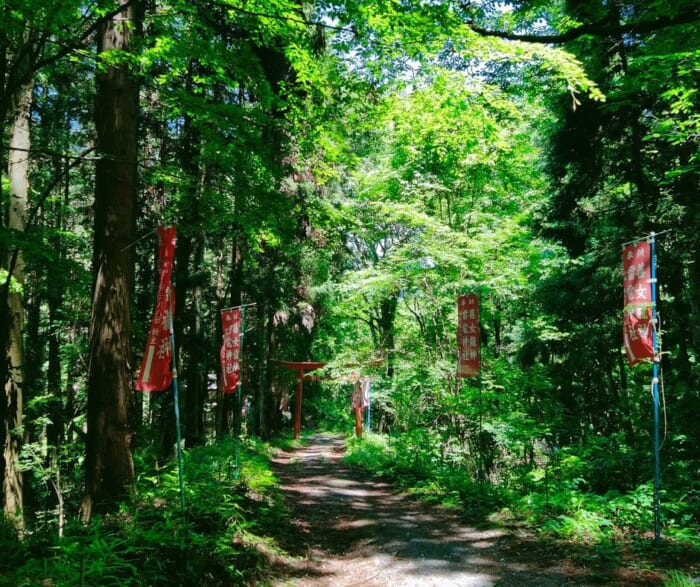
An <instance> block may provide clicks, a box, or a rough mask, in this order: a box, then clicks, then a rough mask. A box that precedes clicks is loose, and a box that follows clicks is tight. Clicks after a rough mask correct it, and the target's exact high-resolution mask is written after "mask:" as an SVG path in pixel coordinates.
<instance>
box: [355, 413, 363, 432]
mask: <svg viewBox="0 0 700 587" xmlns="http://www.w3.org/2000/svg"><path fill="white" fill-rule="evenodd" d="M355 436H357V438H362V408H355Z"/></svg>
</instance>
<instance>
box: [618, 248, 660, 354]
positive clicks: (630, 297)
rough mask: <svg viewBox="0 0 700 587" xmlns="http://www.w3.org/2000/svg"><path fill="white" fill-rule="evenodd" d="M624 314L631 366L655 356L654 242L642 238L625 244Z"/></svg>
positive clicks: (624, 328) (625, 336)
mask: <svg viewBox="0 0 700 587" xmlns="http://www.w3.org/2000/svg"><path fill="white" fill-rule="evenodd" d="M622 268H623V272H624V280H623V282H624V283H623V285H624V309H623V312H624V315H623V321H622V340H623V342H624V345H625V350H626V351H627V360H628V361H629V364H630V365H636V364H637V363H639V362H640V361H641V360H643V359H653V358H654V331H653V324H652V311H651V305H652V303H653V300H652V294H651V245H650V244H649V243H648V242H647V241H639V242H636V243H632V244H630V245H627V246H625V247H623V249H622Z"/></svg>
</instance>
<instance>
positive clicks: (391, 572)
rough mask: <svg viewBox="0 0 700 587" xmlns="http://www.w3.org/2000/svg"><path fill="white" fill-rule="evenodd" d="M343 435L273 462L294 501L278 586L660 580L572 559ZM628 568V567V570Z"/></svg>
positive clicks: (549, 586) (316, 439)
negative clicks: (349, 460) (411, 491)
mask: <svg viewBox="0 0 700 587" xmlns="http://www.w3.org/2000/svg"><path fill="white" fill-rule="evenodd" d="M343 454H344V442H343V440H342V439H341V438H338V437H334V436H331V435H324V434H319V435H316V436H313V437H312V438H310V439H309V444H308V445H307V446H305V447H303V448H299V449H296V450H294V451H289V452H280V453H279V454H278V455H277V456H276V458H275V459H274V461H273V470H274V472H275V474H276V475H277V476H278V478H279V479H280V481H281V484H282V489H283V492H284V495H285V502H286V506H287V508H288V509H289V511H290V516H291V522H292V528H293V531H292V534H286V535H285V536H283V537H281V542H282V545H283V546H284V548H285V549H286V550H287V552H289V553H290V554H291V555H292V557H293V558H291V559H290V560H285V561H284V563H283V564H282V565H281V568H280V569H279V575H278V579H277V580H276V582H274V583H273V585H275V586H278V587H283V586H284V587H293V586H299V587H321V586H328V587H350V586H367V587H380V586H381V587H388V586H391V587H404V586H406V587H408V586H416V587H418V586H420V587H438V586H440V587H448V586H460V587H462V586H463V587H468V586H473V587H482V586H487V585H489V586H501V587H505V586H514V587H515V586H518V587H520V586H526V587H527V586H531V587H535V586H537V587H555V586H556V587H569V586H588V585H629V586H638V585H660V584H661V580H660V578H659V577H658V576H656V575H650V574H649V573H640V574H639V576H635V573H634V572H631V571H630V570H629V569H623V570H621V571H620V572H619V575H614V574H610V573H607V572H606V573H605V574H602V573H595V572H593V570H591V569H585V568H581V567H578V566H576V565H574V564H573V563H572V562H571V561H570V560H568V559H567V558H566V556H565V555H563V554H562V553H561V552H558V551H557V550H556V549H555V548H554V547H552V546H550V547H547V546H546V545H543V544H540V543H536V542H535V541H534V540H532V539H531V538H529V537H528V536H526V535H522V536H517V535H514V534H513V533H512V532H508V531H506V530H503V529H494V528H487V529H483V528H477V527H474V526H471V525H469V524H468V523H466V522H465V521H464V519H460V516H459V513H458V512H455V511H452V510H448V509H445V508H442V507H439V506H433V505H427V504H424V503H421V502H419V501H417V500H416V499H414V498H412V497H411V496H409V495H406V494H405V493H401V492H400V491H398V490H397V489H396V488H395V487H393V486H392V485H391V484H388V483H384V482H381V481H377V480H375V479H372V478H370V477H367V476H361V475H359V474H358V473H356V472H355V471H353V470H351V469H350V468H348V467H347V466H346V465H344V464H343V462H342V456H343ZM623 571H624V572H623Z"/></svg>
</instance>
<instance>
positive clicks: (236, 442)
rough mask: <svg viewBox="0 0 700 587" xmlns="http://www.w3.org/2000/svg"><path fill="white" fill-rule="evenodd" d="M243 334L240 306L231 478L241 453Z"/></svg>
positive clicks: (242, 317) (235, 473)
mask: <svg viewBox="0 0 700 587" xmlns="http://www.w3.org/2000/svg"><path fill="white" fill-rule="evenodd" d="M244 335H245V306H241V334H240V343H241V344H240V346H239V347H238V361H239V371H238V383H237V384H236V414H235V420H234V421H235V422H236V430H235V434H236V438H235V439H234V462H233V478H234V479H238V476H239V460H240V454H241V420H242V419H243V414H242V413H241V410H242V403H243V402H242V388H243V338H244Z"/></svg>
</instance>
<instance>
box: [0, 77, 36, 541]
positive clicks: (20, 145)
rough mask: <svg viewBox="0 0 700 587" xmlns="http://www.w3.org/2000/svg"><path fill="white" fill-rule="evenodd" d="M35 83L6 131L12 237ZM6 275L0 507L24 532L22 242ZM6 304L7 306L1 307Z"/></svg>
mask: <svg viewBox="0 0 700 587" xmlns="http://www.w3.org/2000/svg"><path fill="white" fill-rule="evenodd" d="M33 88H34V84H33V80H32V79H31V78H30V79H29V80H27V81H25V83H24V84H23V85H22V86H21V88H20V89H19V91H18V93H17V96H16V102H15V108H14V113H13V118H12V129H11V131H10V153H9V156H8V177H9V180H10V205H9V209H8V228H9V229H10V230H11V231H15V233H16V238H19V236H20V235H21V233H23V232H24V231H25V228H26V224H27V205H28V198H29V155H28V153H29V147H30V144H31V138H30V134H29V122H30V117H31V107H32V92H33ZM6 267H7V277H6V280H5V283H4V284H3V286H2V289H3V291H2V298H3V310H2V311H3V312H6V316H5V317H6V324H4V325H3V326H4V328H3V335H2V336H3V338H4V337H5V336H6V337H7V338H6V340H3V347H2V348H3V351H2V352H3V353H6V355H5V361H6V369H7V371H6V373H4V377H3V383H4V389H5V393H4V401H3V408H4V409H3V411H4V412H5V414H4V415H5V417H4V418H3V427H4V429H3V475H2V489H3V491H2V495H3V509H4V511H5V513H6V514H7V516H8V517H9V518H10V519H12V520H13V521H14V522H15V523H16V525H17V528H18V530H20V531H21V530H23V528H24V521H23V517H22V510H23V503H24V501H23V495H22V493H23V483H22V473H21V471H20V470H19V467H18V465H19V456H20V450H21V443H22V403H23V396H22V391H23V389H22V387H23V382H24V371H23V369H24V365H23V347H22V329H23V327H24V306H23V301H22V286H23V285H24V260H23V257H22V251H21V245H20V243H17V244H16V245H15V247H14V248H13V250H12V251H11V252H10V254H9V255H8V259H7V263H6ZM5 304H6V306H5Z"/></svg>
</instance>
